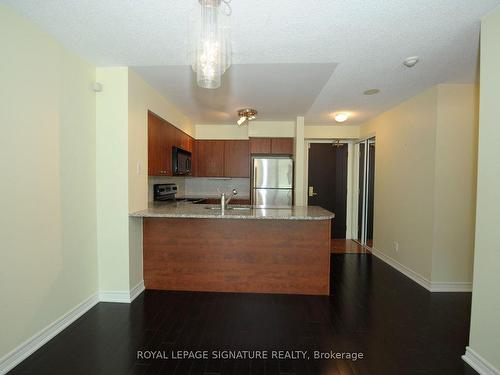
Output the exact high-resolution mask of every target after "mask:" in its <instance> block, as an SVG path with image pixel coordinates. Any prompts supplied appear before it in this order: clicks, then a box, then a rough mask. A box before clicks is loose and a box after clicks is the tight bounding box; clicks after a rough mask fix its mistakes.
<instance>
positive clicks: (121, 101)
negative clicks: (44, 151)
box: [96, 67, 129, 292]
mask: <svg viewBox="0 0 500 375" xmlns="http://www.w3.org/2000/svg"><path fill="white" fill-rule="evenodd" d="M97 81H98V82H100V83H101V84H102V85H103V90H102V92H100V93H98V94H97V96H96V111H97V113H96V128H97V130H96V134H97V150H96V161H97V247H98V254H99V289H100V290H101V291H102V292H126V291H127V292H128V291H129V255H128V252H129V230H128V225H129V223H128V212H129V211H128V195H129V194H128V68H126V67H114V68H97Z"/></svg>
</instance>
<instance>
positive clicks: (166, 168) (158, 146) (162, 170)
mask: <svg viewBox="0 0 500 375" xmlns="http://www.w3.org/2000/svg"><path fill="white" fill-rule="evenodd" d="M168 132H169V124H168V123H167V122H166V121H165V120H163V119H161V118H160V117H158V116H156V115H155V114H154V113H151V112H149V113H148V174H149V175H150V176H168V175H169V172H170V174H171V173H172V171H171V170H172V166H171V164H172V163H171V160H172V153H171V151H170V152H169V148H168V139H169V135H168ZM170 150H171V149H170Z"/></svg>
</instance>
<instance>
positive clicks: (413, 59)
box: [403, 56, 420, 68]
mask: <svg viewBox="0 0 500 375" xmlns="http://www.w3.org/2000/svg"><path fill="white" fill-rule="evenodd" d="M419 60H420V58H419V57H418V56H410V57H407V58H406V59H404V61H403V65H404V66H406V67H408V68H413V67H414V66H415V65H417V63H418V61H419Z"/></svg>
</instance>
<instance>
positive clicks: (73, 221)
mask: <svg viewBox="0 0 500 375" xmlns="http://www.w3.org/2000/svg"><path fill="white" fill-rule="evenodd" d="M0 45H1V46H2V52H1V53H2V58H1V59H0V82H1V84H2V89H1V90H0V103H1V110H0V126H1V127H2V136H1V137H0V169H1V170H2V173H3V175H2V182H1V183H0V207H2V215H1V219H0V221H1V223H0V228H1V234H0V238H1V243H0V258H1V259H0V298H1V300H2V302H1V306H0V332H1V333H0V363H1V361H2V360H1V359H2V357H4V355H6V354H7V353H8V352H10V351H11V350H12V349H14V348H15V347H17V346H18V345H20V344H21V343H22V342H24V341H25V340H27V339H28V338H30V337H31V336H33V335H35V334H36V333H38V332H39V331H40V330H42V329H43V328H45V327H46V326H47V325H49V324H50V323H52V322H54V321H55V320H56V319H58V318H59V317H61V316H63V315H64V314H65V313H67V312H68V311H70V310H71V309H73V308H75V307H76V306H77V305H79V304H80V303H81V302H83V301H85V300H86V299H87V298H89V297H90V296H92V295H94V294H95V293H96V292H97V288H98V285H97V252H96V203H95V199H96V192H95V182H96V177H95V150H96V148H95V142H96V140H95V137H96V135H95V94H94V92H93V91H92V90H91V83H92V82H93V81H94V80H95V68H94V67H93V66H92V65H90V64H88V63H86V62H85V61H83V60H82V59H80V58H78V57H77V56H75V55H74V54H72V53H70V52H68V51H67V50H65V49H64V48H63V47H62V46H61V45H60V44H58V43H57V42H55V41H54V40H53V39H52V38H50V37H49V36H48V35H46V34H45V33H43V32H41V31H40V30H39V29H38V28H37V27H36V26H34V25H33V24H32V23H30V22H28V21H27V20H25V19H24V18H21V17H19V16H18V15H16V14H15V13H13V12H11V11H10V10H8V9H7V8H6V7H5V6H3V5H0Z"/></svg>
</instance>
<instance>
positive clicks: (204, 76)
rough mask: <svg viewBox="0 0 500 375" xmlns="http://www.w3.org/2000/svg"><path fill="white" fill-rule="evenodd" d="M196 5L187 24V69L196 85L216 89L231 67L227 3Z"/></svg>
mask: <svg viewBox="0 0 500 375" xmlns="http://www.w3.org/2000/svg"><path fill="white" fill-rule="evenodd" d="M198 2H199V7H197V9H196V10H195V12H194V14H193V19H192V22H191V23H192V26H191V28H192V29H191V33H192V35H191V39H192V40H191V66H192V68H193V70H194V71H195V73H196V83H197V84H198V86H200V87H203V88H206V89H216V88H218V87H220V85H221V77H222V75H223V74H224V72H225V71H226V70H227V68H229V66H230V65H231V41H230V24H229V21H230V16H231V7H230V5H229V3H230V2H231V0H198Z"/></svg>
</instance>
